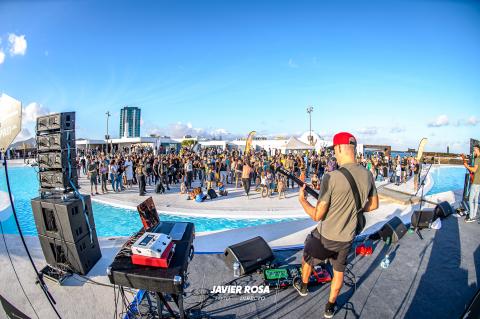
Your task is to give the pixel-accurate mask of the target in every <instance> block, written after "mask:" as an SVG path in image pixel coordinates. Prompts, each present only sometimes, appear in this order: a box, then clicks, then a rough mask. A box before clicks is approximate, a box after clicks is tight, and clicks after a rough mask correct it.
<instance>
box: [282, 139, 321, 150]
mask: <svg viewBox="0 0 480 319" xmlns="http://www.w3.org/2000/svg"><path fill="white" fill-rule="evenodd" d="M282 149H283V150H284V151H285V152H287V151H306V150H313V149H315V147H314V146H311V145H308V144H306V143H303V142H302V141H300V140H298V139H297V138H296V137H294V136H292V137H290V139H289V140H288V141H287V144H285V146H283V147H282Z"/></svg>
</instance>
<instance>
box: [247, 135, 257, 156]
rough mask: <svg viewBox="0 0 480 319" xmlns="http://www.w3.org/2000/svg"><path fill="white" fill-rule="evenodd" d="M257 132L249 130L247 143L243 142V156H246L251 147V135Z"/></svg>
mask: <svg viewBox="0 0 480 319" xmlns="http://www.w3.org/2000/svg"><path fill="white" fill-rule="evenodd" d="M255 134H257V132H256V131H251V132H250V133H249V134H248V137H247V143H246V144H245V156H248V154H249V153H250V149H251V148H252V141H253V137H254V136H255Z"/></svg>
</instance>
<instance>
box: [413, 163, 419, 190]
mask: <svg viewBox="0 0 480 319" xmlns="http://www.w3.org/2000/svg"><path fill="white" fill-rule="evenodd" d="M419 183H420V163H419V162H418V161H417V160H416V159H414V160H413V190H414V191H415V192H416V191H418V185H419Z"/></svg>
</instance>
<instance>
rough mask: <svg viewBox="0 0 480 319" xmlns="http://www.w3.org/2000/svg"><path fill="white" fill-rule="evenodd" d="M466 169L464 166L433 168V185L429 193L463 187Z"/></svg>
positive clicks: (431, 174)
mask: <svg viewBox="0 0 480 319" xmlns="http://www.w3.org/2000/svg"><path fill="white" fill-rule="evenodd" d="M465 173H466V169H465V168H464V167H463V166H458V167H455V166H447V167H439V168H435V169H432V170H431V171H430V173H429V174H430V176H431V177H432V178H433V187H432V189H431V190H430V191H429V192H428V195H433V194H438V193H443V192H447V191H454V190H457V189H463V184H464V182H465Z"/></svg>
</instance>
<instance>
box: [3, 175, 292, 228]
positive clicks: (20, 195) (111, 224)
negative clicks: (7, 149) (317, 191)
mask: <svg viewBox="0 0 480 319" xmlns="http://www.w3.org/2000/svg"><path fill="white" fill-rule="evenodd" d="M8 172H9V177H10V186H11V188H12V193H13V196H14V198H15V208H16V210H17V213H18V217H19V221H20V226H21V227H22V231H23V232H24V234H25V235H30V236H37V229H36V228H35V222H34V219H33V213H32V208H31V206H30V200H31V199H32V198H34V197H37V196H38V180H37V174H36V172H35V169H34V168H31V167H12V168H9V170H8ZM0 190H1V191H4V192H6V191H7V187H6V184H5V172H4V170H3V168H2V169H1V170H0ZM92 206H93V214H94V217H95V226H96V229H97V234H98V236H105V237H107V236H130V235H132V234H133V233H135V232H136V231H138V230H139V229H140V228H141V227H142V224H141V222H140V218H139V217H138V213H137V211H136V210H129V209H123V208H117V207H113V206H110V205H105V204H101V203H96V202H92ZM159 214H160V219H163V220H172V221H188V222H192V223H195V230H196V231H197V232H205V231H216V230H223V229H234V228H243V227H249V226H257V225H265V224H272V223H277V222H282V221H293V220H298V219H299V218H282V219H280V218H279V219H274V220H272V219H268V218H260V219H238V220H237V219H229V218H206V217H184V216H177V215H172V214H167V213H163V212H159ZM2 226H3V230H4V232H5V233H7V234H15V233H17V229H16V225H15V220H14V218H13V216H11V217H10V218H9V219H7V220H6V221H4V222H2Z"/></svg>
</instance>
